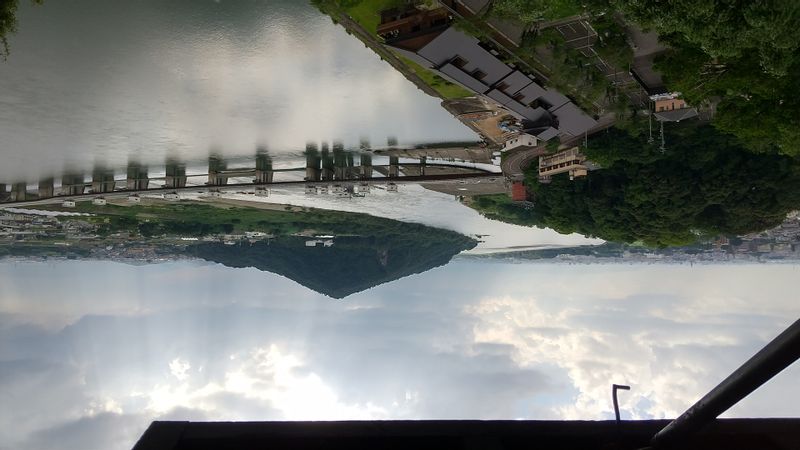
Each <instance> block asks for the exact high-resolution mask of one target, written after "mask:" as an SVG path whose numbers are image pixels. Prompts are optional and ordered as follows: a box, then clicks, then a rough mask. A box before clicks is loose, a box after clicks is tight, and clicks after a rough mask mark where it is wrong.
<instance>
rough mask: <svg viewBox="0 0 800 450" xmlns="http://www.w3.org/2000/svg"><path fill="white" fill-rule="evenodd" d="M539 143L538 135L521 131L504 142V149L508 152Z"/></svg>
mask: <svg viewBox="0 0 800 450" xmlns="http://www.w3.org/2000/svg"><path fill="white" fill-rule="evenodd" d="M538 144H539V141H538V140H537V139H536V136H533V135H530V134H528V133H521V134H518V135H517V136H514V137H511V138H509V139H508V140H506V142H505V143H504V144H503V150H502V151H504V152H507V151H509V150H514V149H517V148H531V147H536V146H537V145H538Z"/></svg>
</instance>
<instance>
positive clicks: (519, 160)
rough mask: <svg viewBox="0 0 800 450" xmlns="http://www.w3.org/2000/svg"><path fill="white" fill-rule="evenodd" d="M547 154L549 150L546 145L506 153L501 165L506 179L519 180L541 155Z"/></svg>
mask: <svg viewBox="0 0 800 450" xmlns="http://www.w3.org/2000/svg"><path fill="white" fill-rule="evenodd" d="M545 153H547V148H546V147H545V146H544V145H540V146H538V147H533V148H530V147H528V148H524V149H520V150H519V151H514V150H511V151H509V152H508V153H506V155H505V157H504V158H503V162H502V163H501V165H500V166H501V167H502V169H503V175H505V176H506V178H511V179H515V178H519V177H522V176H524V175H525V169H527V168H528V167H529V166H530V165H531V163H533V161H534V160H535V159H536V158H538V157H539V156H541V155H544V154H545Z"/></svg>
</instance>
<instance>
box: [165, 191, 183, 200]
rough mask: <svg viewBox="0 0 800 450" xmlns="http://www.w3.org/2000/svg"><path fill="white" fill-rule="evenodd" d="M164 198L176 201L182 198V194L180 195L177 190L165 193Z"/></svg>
mask: <svg viewBox="0 0 800 450" xmlns="http://www.w3.org/2000/svg"><path fill="white" fill-rule="evenodd" d="M164 199H166V200H169V201H173V202H174V201H178V200H180V199H181V196H180V195H178V193H177V192H170V193H167V194H164Z"/></svg>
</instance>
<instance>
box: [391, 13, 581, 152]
mask: <svg viewBox="0 0 800 450" xmlns="http://www.w3.org/2000/svg"><path fill="white" fill-rule="evenodd" d="M451 23H452V17H451V16H448V15H447V10H445V9H444V8H440V9H436V10H428V11H418V10H416V9H413V8H406V9H405V10H402V11H401V12H399V11H398V10H393V11H392V12H391V13H389V12H386V13H384V14H382V15H381V24H380V25H379V26H378V30H377V31H378V34H379V35H380V36H381V37H382V38H383V39H384V41H385V44H386V45H387V46H389V47H391V48H392V50H394V51H396V52H397V53H399V54H400V55H402V56H404V57H406V58H408V59H410V60H412V61H414V62H416V63H417V64H419V65H421V66H423V67H425V68H427V69H430V70H431V71H433V72H434V73H436V74H438V75H440V76H441V77H442V78H445V79H446V80H448V81H450V82H452V83H455V84H458V85H461V86H463V87H464V88H465V89H468V90H470V91H472V92H474V93H475V94H477V95H481V96H483V97H484V98H486V99H489V100H491V101H492V102H494V103H496V104H498V105H500V106H502V107H503V108H505V109H506V110H508V111H509V112H510V113H511V114H512V115H513V116H515V117H516V118H517V119H518V120H520V121H522V122H523V124H525V130H526V131H527V132H529V133H530V134H532V135H534V136H536V137H537V138H538V139H540V140H544V141H546V140H549V139H552V138H555V137H558V136H563V137H567V138H569V137H575V136H581V135H583V134H584V133H586V132H588V131H589V130H591V129H592V128H594V127H595V126H596V125H597V122H596V121H595V120H594V119H593V118H591V117H589V115H587V114H586V113H585V112H583V111H582V110H581V109H580V108H578V106H577V105H575V103H573V102H572V101H571V100H570V99H569V98H568V97H566V96H565V95H563V94H561V93H559V92H558V91H556V90H554V89H550V88H545V87H543V86H542V85H541V84H540V83H538V82H537V80H536V79H535V77H533V76H532V75H530V74H527V73H525V72H523V71H521V70H519V69H518V68H516V67H514V66H513V65H509V64H506V63H505V62H503V61H502V59H501V57H500V52H499V51H498V50H496V49H493V48H492V47H490V46H489V45H487V44H485V43H482V42H481V41H479V40H478V39H476V38H474V37H472V36H469V35H467V34H465V33H463V32H462V31H459V30H457V29H456V28H455V27H453V26H451Z"/></svg>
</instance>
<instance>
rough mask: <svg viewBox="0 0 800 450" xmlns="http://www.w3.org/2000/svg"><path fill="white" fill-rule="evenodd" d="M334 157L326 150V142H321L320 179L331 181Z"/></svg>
mask: <svg viewBox="0 0 800 450" xmlns="http://www.w3.org/2000/svg"><path fill="white" fill-rule="evenodd" d="M334 168H335V164H334V159H333V156H331V153H330V152H329V151H328V144H324V143H323V144H322V179H323V180H324V181H332V180H333V175H334Z"/></svg>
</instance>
